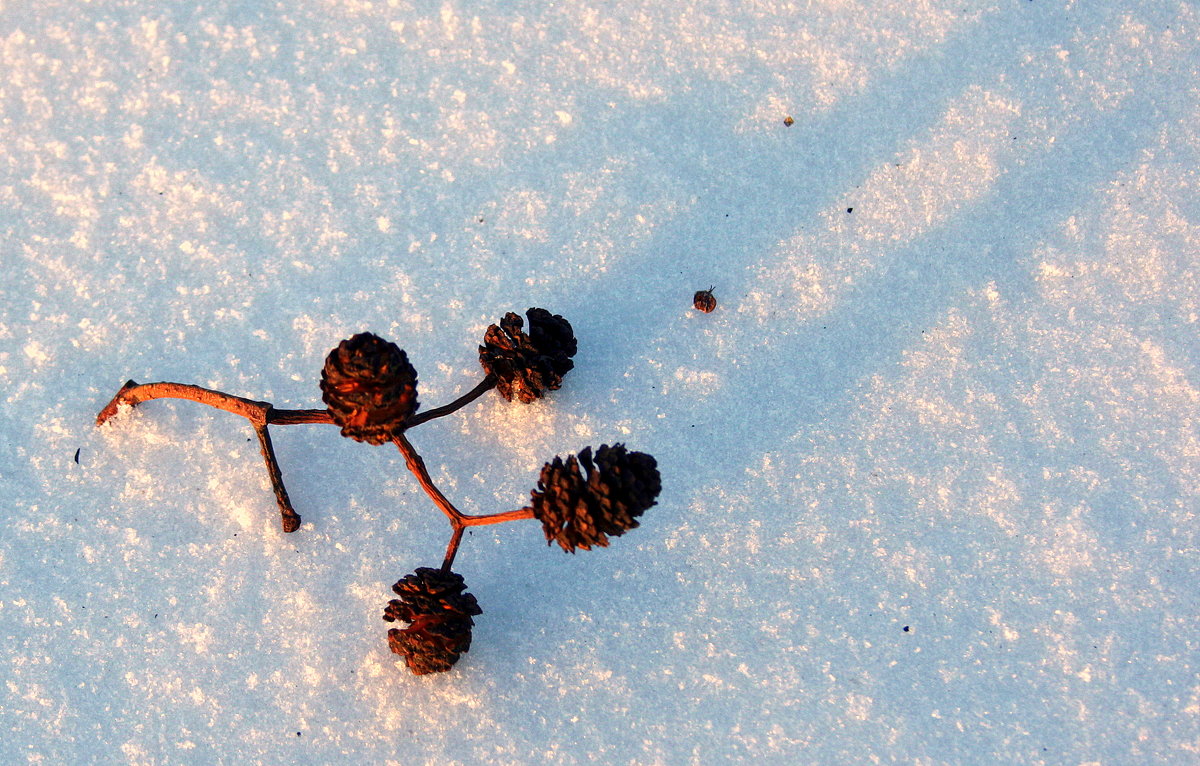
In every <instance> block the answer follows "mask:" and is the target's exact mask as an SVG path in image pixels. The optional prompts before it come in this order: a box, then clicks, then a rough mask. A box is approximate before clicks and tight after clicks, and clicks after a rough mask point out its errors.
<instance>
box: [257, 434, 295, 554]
mask: <svg viewBox="0 0 1200 766" xmlns="http://www.w3.org/2000/svg"><path fill="white" fill-rule="evenodd" d="M254 433H256V434H258V445H259V447H260V448H261V449H262V456H263V461H264V462H266V464H267V475H269V476H270V477H271V489H272V490H274V491H275V502H276V503H278V504H279V513H280V521H281V523H282V524H283V531H284V532H295V531H296V530H297V529H299V528H300V514H298V513H296V510H295V509H294V508H292V501H291V499H290V498H289V497H288V493H287V488H286V487H284V486H283V474H282V473H281V472H280V470H279V461H278V460H276V459H275V448H274V447H273V446H272V445H271V434H270V432H268V431H267V426H266V424H265V423H264V424H263V425H260V426H255V427H254Z"/></svg>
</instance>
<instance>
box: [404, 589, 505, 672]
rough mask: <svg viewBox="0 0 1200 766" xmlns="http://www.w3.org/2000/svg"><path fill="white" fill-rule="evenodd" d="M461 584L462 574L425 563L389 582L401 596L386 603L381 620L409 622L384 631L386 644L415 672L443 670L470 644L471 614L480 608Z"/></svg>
mask: <svg viewBox="0 0 1200 766" xmlns="http://www.w3.org/2000/svg"><path fill="white" fill-rule="evenodd" d="M466 587H467V586H466V583H464V582H463V578H462V575H459V574H455V573H454V572H444V571H442V570H441V569H430V568H428V567H421V568H419V569H417V571H416V572H414V573H413V574H410V575H405V576H404V577H403V578H401V579H400V581H399V582H397V583H396V584H395V585H393V586H392V591H393V592H395V594H396V595H397V596H399V597H400V598H399V599H392V600H391V601H389V602H388V605H387V609H386V610H385V611H384V613H383V619H385V620H387V621H388V622H396V621H397V620H402V621H404V622H407V623H410V624H409V626H408V627H407V628H403V629H401V628H392V629H391V630H389V631H388V645H389V646H390V647H391V649H392V651H393V652H395V653H396V654H399V655H401V656H402V657H404V662H405V664H407V665H408V669H409V670H411V671H412V672H413V673H414V674H416V675H418V676H421V675H425V674H426V673H444V672H445V671H447V670H449V669H450V668H451V667H453V666H454V663H456V662H458V658H459V656H460V655H462V654H463V653H464V652H466V651H467V650H468V649H470V648H471V628H472V626H474V625H475V621H474V620H472V619H471V618H472V617H474V616H475V615H478V614H483V610H482V609H480V608H479V604H478V603H477V602H476V601H475V597H474V596H472V595H471V594H470V593H464V592H463V591H465V590H466Z"/></svg>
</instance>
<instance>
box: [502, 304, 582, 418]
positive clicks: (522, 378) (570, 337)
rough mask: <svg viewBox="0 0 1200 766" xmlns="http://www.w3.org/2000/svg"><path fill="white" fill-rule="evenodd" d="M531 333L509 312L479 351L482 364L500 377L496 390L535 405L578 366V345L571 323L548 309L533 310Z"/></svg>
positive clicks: (510, 399) (530, 315)
mask: <svg viewBox="0 0 1200 766" xmlns="http://www.w3.org/2000/svg"><path fill="white" fill-rule="evenodd" d="M525 315H526V316H527V317H529V332H528V333H525V332H524V331H523V330H522V329H521V328H522V327H523V326H524V324H525V323H524V321H523V320H522V319H521V317H520V316H519V315H518V314H514V313H513V312H511V311H510V312H508V313H507V314H505V315H504V318H503V319H501V320H500V324H499V325H491V326H489V327H488V328H487V332H485V333H484V336H483V345H482V346H480V347H479V363H480V364H481V365H483V369H484V371H485V372H487V373H489V374H492V375H495V376H496V390H497V391H499V392H500V395H501V396H503V397H504V398H505V399H508V400H509V401H512V400H513V398H514V397H515V398H517V399H520V400H521V401H522V402H526V403H528V402H532V401H533V400H534V399H540V398H541V397H543V396H545V395H546V392H547V391H553V390H555V389H557V388H559V387H560V386H561V385H562V379H563V376H564V375H566V374H567V373H568V372H570V371H571V369H572V368H573V367H574V366H575V363H574V362H572V361H571V357H573V356H575V351H576V349H577V344H576V341H575V333H574V331H573V330H572V329H571V323H570V322H568V321H567V320H566V319H563V318H562V317H561V316H559V315H558V314H551V313H550V312H549V311H547V310H546V309H539V308H531V309H529V310H528V311H526V312H525Z"/></svg>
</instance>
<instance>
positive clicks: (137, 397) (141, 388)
mask: <svg viewBox="0 0 1200 766" xmlns="http://www.w3.org/2000/svg"><path fill="white" fill-rule="evenodd" d="M168 398H169V399H190V400H192V401H193V402H200V403H201V404H207V405H208V406H209V407H216V408H217V409H218V410H224V411H226V412H232V413H233V414H234V415H240V416H242V417H243V418H245V419H246V420H249V421H250V422H251V423H253V424H254V425H256V426H257V425H262V424H264V423H266V422H267V411H268V410H270V409H271V404H270V402H258V401H255V400H253V399H246V398H243V397H241V396H233V395H232V394H226V393H224V392H221V391H213V390H212V389H211V388H201V387H200V386H192V385H189V384H187V383H168V382H166V381H162V382H159V383H138V382H136V381H133V380H130V381H126V382H125V385H123V386H121V390H120V391H118V392H117V395H116V396H114V397H113V398H112V401H111V402H109V403H108V404H106V405H105V406H104V409H102V410H100V414H99V415H97V416H96V425H98V426H102V425H104V423H105V422H106V421H107V420H108V419H109V418H111V417H112V416H113V415H116V414H117V410H118V409H119V408H120V406H121V405H122V404H128V405H129V406H130V407H136V406H137V405H138V404H141V403H142V402H146V401H149V400H151V399H168Z"/></svg>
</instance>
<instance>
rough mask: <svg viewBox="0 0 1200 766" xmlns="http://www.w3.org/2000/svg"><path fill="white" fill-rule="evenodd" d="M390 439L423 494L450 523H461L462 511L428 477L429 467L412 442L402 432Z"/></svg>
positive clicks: (459, 524)
mask: <svg viewBox="0 0 1200 766" xmlns="http://www.w3.org/2000/svg"><path fill="white" fill-rule="evenodd" d="M392 441H393V442H394V443H395V445H396V446H397V447H398V448H399V449H400V454H401V455H403V456H404V464H405V465H406V466H408V470H409V471H411V472H412V475H413V476H415V477H417V482H418V483H419V484H420V485H421V489H423V490H425V494H427V495H429V499H430V500H432V501H433V504H434V505H436V506H437V507H438V508H440V509H441V510H442V513H444V514H446V518H448V519H450V524H451V525H452V526H454V527H458V526H461V525H462V523H463V522H462V519H464V518H465V517H466V514H464V513H463V512H462V511H460V510H458V509H457V508H455V507H454V503H451V502H450V501H449V500H448V499H446V496H445V495H443V494H442V491H441V490H440V489H438V488H437V485H436V484H434V483H433V479H431V478H429V469H428V468H426V467H425V461H424V460H423V459H422V458H421V455H420V453H418V452H417V450H416V448H415V447H413V446H412V442H410V441H409V440H408V437H406V436H405V435H404V434H396V436H395V437H393V439H392Z"/></svg>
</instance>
